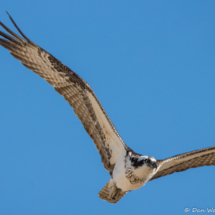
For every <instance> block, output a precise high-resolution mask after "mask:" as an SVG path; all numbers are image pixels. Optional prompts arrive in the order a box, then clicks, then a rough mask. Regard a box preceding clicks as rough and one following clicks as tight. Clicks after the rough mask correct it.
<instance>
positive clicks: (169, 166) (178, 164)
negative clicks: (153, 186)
mask: <svg viewBox="0 0 215 215" xmlns="http://www.w3.org/2000/svg"><path fill="white" fill-rule="evenodd" d="M210 165H215V146H213V147H208V148H204V149H200V150H195V151H192V152H187V153H184V154H180V155H176V156H173V157H170V158H167V159H164V160H158V171H157V173H156V174H155V175H154V176H153V177H152V178H151V179H150V181H151V180H154V179H157V178H160V177H163V176H166V175H170V174H172V173H174V172H181V171H185V170H187V169H190V168H196V167H202V166H210Z"/></svg>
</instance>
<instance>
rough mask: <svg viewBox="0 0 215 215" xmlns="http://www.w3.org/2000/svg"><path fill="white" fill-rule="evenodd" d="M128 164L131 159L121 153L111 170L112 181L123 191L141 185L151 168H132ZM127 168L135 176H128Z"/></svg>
mask: <svg viewBox="0 0 215 215" xmlns="http://www.w3.org/2000/svg"><path fill="white" fill-rule="evenodd" d="M125 162H126V164H125ZM130 164H131V161H130V159H129V158H128V156H126V157H125V154H124V153H122V154H121V156H120V158H119V159H118V161H117V163H116V165H115V168H114V170H113V181H114V183H115V184H116V186H117V187H118V188H120V189H122V190H123V191H129V190H136V189H138V188H140V187H142V186H143V185H144V184H145V183H146V182H147V181H148V180H149V178H150V176H151V169H149V168H148V167H143V168H139V169H134V168H133V167H132V166H131V165H130ZM129 170H131V171H132V172H133V173H134V174H135V177H131V178H128V171H129ZM126 171H127V174H126ZM126 176H127V177H126ZM136 179H138V180H136Z"/></svg>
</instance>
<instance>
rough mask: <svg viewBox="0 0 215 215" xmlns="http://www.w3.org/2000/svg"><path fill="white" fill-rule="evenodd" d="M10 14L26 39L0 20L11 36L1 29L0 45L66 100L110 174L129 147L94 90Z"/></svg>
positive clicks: (0, 23)
mask: <svg viewBox="0 0 215 215" xmlns="http://www.w3.org/2000/svg"><path fill="white" fill-rule="evenodd" d="M8 15H9V14H8ZM9 17H10V20H11V21H12V23H13V24H14V26H15V27H16V29H17V30H18V31H19V33H20V34H21V35H22V36H23V38H25V39H23V38H22V37H20V36H18V35H17V34H15V33H14V32H13V31H11V30H10V29H9V28H8V27H6V26H5V25H4V24H3V23H2V22H0V25H1V26H2V27H3V28H4V29H5V30H6V31H7V32H8V33H10V34H11V35H12V36H13V37H12V36H10V35H8V34H5V33H4V32H2V31H0V35H1V36H2V37H4V38H5V39H7V40H5V39H2V38H0V45H1V46H3V47H5V48H6V49H8V50H10V51H11V55H13V56H14V57H15V58H16V59H18V60H19V61H21V63H22V64H23V65H24V66H26V67H27V68H29V69H30V70H32V71H33V72H35V73H36V74H38V75H39V76H40V77H42V78H44V79H45V80H46V81H47V82H48V83H49V84H51V85H52V86H53V87H54V88H55V90H56V91H57V92H58V93H59V94H61V95H62V96H63V97H64V98H65V100H67V101H68V103H69V104H70V106H72V107H73V110H74V112H75V114H76V115H77V116H78V118H79V119H80V121H81V122H82V124H83V126H84V128H85V130H86V131H87V133H88V134H89V135H90V137H91V138H92V139H93V141H94V143H95V145H96V148H97V150H98V151H99V153H100V155H101V158H102V162H103V164H104V167H105V168H106V169H107V170H108V171H109V172H110V173H112V170H113V168H114V165H115V162H116V160H117V158H118V156H119V154H120V153H122V151H125V149H129V148H128V147H127V146H126V145H125V143H124V142H123V140H122V139H121V137H120V136H119V134H118V132H117V130H116V128H115V127H114V125H113V123H112V122H111V120H110V119H109V117H108V115H107V114H106V112H105V110H104V109H103V107H102V105H101V104H100V102H99V100H98V99H97V97H96V96H95V94H94V92H93V90H92V89H91V87H90V86H89V85H88V84H87V83H86V82H85V81H84V80H83V79H82V78H80V77H79V76H78V75H77V74H76V73H75V72H73V71H72V70H71V69H69V68H68V67H66V66H65V65H64V64H62V63H61V62H60V61H59V60H57V59H56V58H55V57H53V56H52V55H51V54H49V53H48V52H46V51H45V50H43V49H42V48H40V47H39V46H37V45H36V44H35V43H33V42H32V41H31V40H30V39H28V38H27V37H26V36H25V35H24V34H23V33H22V31H21V30H20V29H19V27H18V26H17V25H16V23H15V22H14V20H13V19H12V18H11V16H10V15H9Z"/></svg>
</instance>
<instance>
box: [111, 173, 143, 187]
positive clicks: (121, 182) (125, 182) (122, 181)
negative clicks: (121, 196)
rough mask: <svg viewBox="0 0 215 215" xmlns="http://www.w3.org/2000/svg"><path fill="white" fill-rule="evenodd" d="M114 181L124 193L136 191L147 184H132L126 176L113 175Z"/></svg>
mask: <svg viewBox="0 0 215 215" xmlns="http://www.w3.org/2000/svg"><path fill="white" fill-rule="evenodd" d="M113 181H114V182H115V184H116V186H117V187H118V188H120V189H121V190H122V191H130V190H136V189H139V188H140V187H142V186H143V185H144V184H145V182H140V183H134V184H132V183H131V182H130V180H129V179H128V178H126V176H125V174H115V175H114V174H113Z"/></svg>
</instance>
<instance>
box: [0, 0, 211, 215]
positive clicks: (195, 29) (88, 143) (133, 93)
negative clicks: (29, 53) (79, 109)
mask: <svg viewBox="0 0 215 215" xmlns="http://www.w3.org/2000/svg"><path fill="white" fill-rule="evenodd" d="M6 10H7V11H8V12H9V13H10V14H11V16H12V17H13V18H14V20H15V21H16V22H17V24H18V26H19V27H20V28H21V30H22V31H23V32H24V33H25V34H26V35H27V36H28V37H29V38H30V39H31V40H32V41H33V42H35V43H37V44H38V45H39V46H41V47H42V48H44V49H45V50H47V51H48V52H50V53H51V54H53V55H54V56H55V57H57V58H58V59H59V60H61V61H62V62H63V63H64V64H66V65H67V66H68V67H70V68H71V69H73V70H74V71H75V72H76V73H77V74H79V75H80V76H81V77H82V78H84V79H85V80H86V81H87V82H88V83H89V84H90V85H91V87H92V88H93V90H94V92H95V94H96V95H97V97H98V98H99V100H100V102H101V103H102V105H103V107H104V108H105V110H106V112H107V113H108V115H109V117H110V118H111V120H112V121H113V123H114V125H115V126H116V128H117V130H118V132H119V133H120V135H121V137H122V138H123V140H124V141H125V143H126V144H127V145H128V146H129V147H131V148H132V149H133V150H134V151H136V152H138V153H141V154H144V155H150V156H154V157H155V158H157V159H164V158H167V157H171V156H174V155H176V154H180V153H184V152H188V151H192V150H196V149H201V148H205V147H209V146H214V145H215V132H214V128H215V111H214V110H215V99H214V98H215V84H214V83H215V63H214V57H215V40H214V38H215V30H214V29H215V13H214V10H215V2H214V1H212V0H208V1H200V0H195V1H194V0H190V1H183V0H182V1H160V0H156V1H138V0H135V1H126V0H124V1H122V0H118V1H113V0H109V1H103V0H100V1H98V0H97V1H96V0H91V1H86V0H85V1H84V0H79V1H77V0H72V1H65V0H61V1H50V0H37V1H27V0H19V1H10V0H8V1H4V2H1V13H0V20H1V21H2V22H3V23H4V24H5V25H7V26H8V27H10V28H11V29H13V30H14V27H13V26H12V24H11V22H10V20H9V18H8V16H7V14H6V13H5V11H6ZM0 56H1V58H0V59H1V71H0V92H1V95H0V96H1V105H0V127H1V129H0V214H7V215H13V214H14V215H19V214H20V215H29V214H30V215H38V214H40V215H43V214H44V215H45V214H56V215H58V214H59V215H67V214H94V215H96V214H104V215H105V214H110V213H112V214H118V215H120V214H123V215H124V214H131V213H138V214H184V213H185V212H184V209H185V208H186V207H189V208H190V209H191V210H192V208H194V207H195V208H200V209H207V208H211V207H214V208H215V202H214V199H215V186H214V181H215V172H214V170H215V169H214V166H210V167H203V168H197V169H191V170H188V171H185V172H181V173H175V174H173V175H170V176H166V177H163V178H160V179H157V180H154V181H152V182H149V183H147V184H146V185H145V186H144V187H143V188H141V189H139V190H136V191H132V192H130V193H128V194H127V195H126V196H125V197H124V198H123V199H122V200H121V201H120V202H118V203H117V204H115V205H112V204H109V203H107V202H105V201H103V200H101V199H100V198H99V197H98V194H97V193H98V192H99V191H100V190H101V189H102V188H103V186H104V185H105V184H106V183H107V182H108V181H109V178H110V176H109V173H108V172H107V171H106V170H105V169H104V168H103V165H102V163H101V161H100V156H99V153H98V152H97V151H96V148H95V146H94V144H93V141H92V140H91V139H90V137H89V136H88V135H87V133H86V132H85V130H84V128H83V127H82V124H81V123H80V122H79V120H78V118H77V117H76V115H75V114H74V113H73V111H72V108H71V107H70V106H69V105H68V103H67V102H65V101H64V99H63V97H62V96H60V95H58V94H57V93H56V92H55V90H54V89H53V87H51V86H49V84H47V83H46V82H45V81H44V80H42V79H41V78H40V77H39V76H37V75H36V74H34V73H33V72H31V71H30V70H28V69H26V68H25V67H24V66H23V65H22V64H21V63H20V62H19V61H17V60H16V59H14V58H13V57H12V56H11V55H9V52H8V51H6V50H4V49H3V48H2V47H1V48H0ZM187 213H192V212H187Z"/></svg>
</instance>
